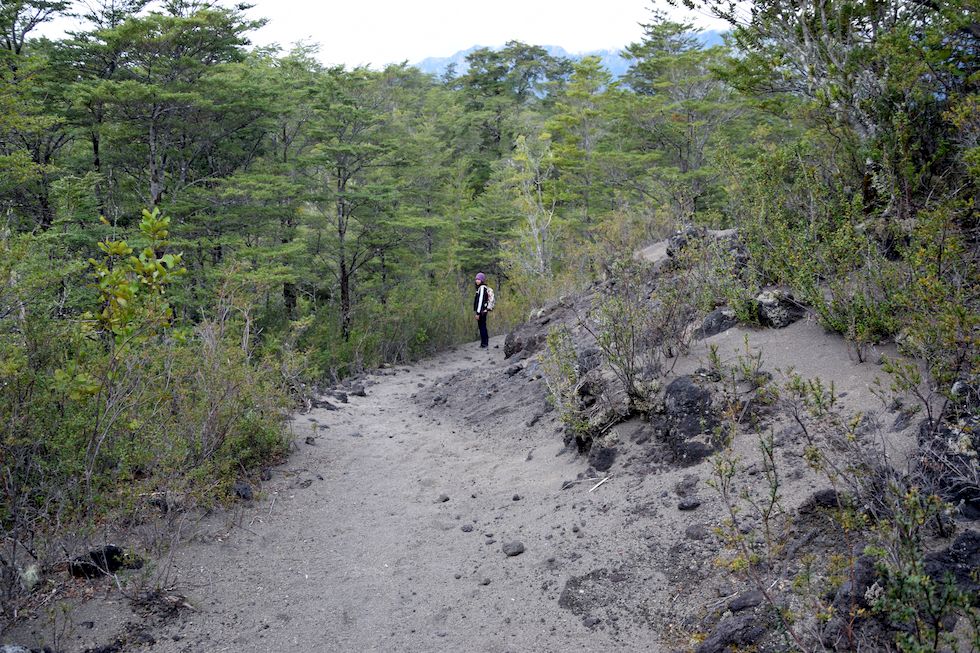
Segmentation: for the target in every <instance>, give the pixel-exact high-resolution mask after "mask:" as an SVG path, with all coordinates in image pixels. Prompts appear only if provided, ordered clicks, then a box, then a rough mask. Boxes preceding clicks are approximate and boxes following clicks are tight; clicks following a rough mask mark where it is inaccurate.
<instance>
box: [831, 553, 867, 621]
mask: <svg viewBox="0 0 980 653" xmlns="http://www.w3.org/2000/svg"><path fill="white" fill-rule="evenodd" d="M846 573H847V579H846V580H845V581H844V582H843V583H842V584H841V586H840V588H839V589H838V590H837V594H836V595H835V596H834V610H835V611H836V612H838V613H840V614H842V615H846V614H848V613H849V611H850V609H851V606H857V607H859V608H868V607H871V606H870V604H869V603H868V599H867V594H868V588H869V587H871V586H872V585H873V584H874V582H875V580H877V578H878V574H877V572H876V571H875V564H874V560H873V559H872V558H871V557H870V556H866V555H865V556H861V557H860V558H858V559H857V560H855V561H854V568H853V569H849V570H847V571H846Z"/></svg>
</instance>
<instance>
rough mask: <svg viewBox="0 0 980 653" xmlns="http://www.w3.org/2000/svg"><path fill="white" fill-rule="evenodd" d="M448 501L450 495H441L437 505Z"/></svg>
mask: <svg viewBox="0 0 980 653" xmlns="http://www.w3.org/2000/svg"><path fill="white" fill-rule="evenodd" d="M447 501H449V495H448V494H440V495H439V498H438V499H436V503H446V502H447Z"/></svg>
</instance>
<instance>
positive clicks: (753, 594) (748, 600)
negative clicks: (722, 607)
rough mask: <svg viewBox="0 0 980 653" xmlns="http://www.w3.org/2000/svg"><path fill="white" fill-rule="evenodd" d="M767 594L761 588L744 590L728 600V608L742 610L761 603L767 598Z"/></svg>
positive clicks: (734, 610)
mask: <svg viewBox="0 0 980 653" xmlns="http://www.w3.org/2000/svg"><path fill="white" fill-rule="evenodd" d="M765 598H766V597H765V595H764V594H763V593H762V592H761V591H759V590H749V591H747V592H742V593H741V594H739V595H738V596H736V597H735V598H734V599H732V600H731V601H729V602H728V609H729V610H731V611H732V612H741V611H742V610H748V609H749V608H754V607H755V606H757V605H759V604H761V603H762V602H763V601H764V600H765Z"/></svg>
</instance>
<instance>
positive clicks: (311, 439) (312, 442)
mask: <svg viewBox="0 0 980 653" xmlns="http://www.w3.org/2000/svg"><path fill="white" fill-rule="evenodd" d="M306 444H308V445H310V446H311V447H312V446H313V445H315V444H316V438H314V437H313V436H312V435H308V436H306Z"/></svg>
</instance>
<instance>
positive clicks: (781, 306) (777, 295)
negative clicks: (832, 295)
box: [755, 290, 806, 329]
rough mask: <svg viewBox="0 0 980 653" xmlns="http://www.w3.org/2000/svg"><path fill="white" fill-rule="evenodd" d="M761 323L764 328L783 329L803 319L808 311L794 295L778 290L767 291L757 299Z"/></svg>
mask: <svg viewBox="0 0 980 653" xmlns="http://www.w3.org/2000/svg"><path fill="white" fill-rule="evenodd" d="M755 301H756V302H757V304H758V309H759V322H761V323H762V325H763V326H767V327H772V328H773V329H782V328H783V327H787V326H789V325H790V324H792V323H793V322H796V321H797V320H799V319H800V318H802V317H803V316H804V315H805V314H806V311H805V310H804V309H803V307H802V306H801V305H800V303H799V302H797V301H796V300H795V299H794V298H793V295H791V294H789V293H784V292H781V291H778V290H765V291H763V292H761V293H759V295H758V296H757V297H756V298H755Z"/></svg>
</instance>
